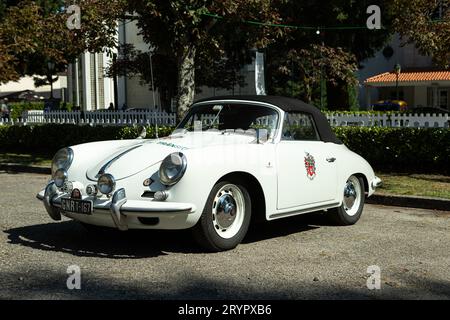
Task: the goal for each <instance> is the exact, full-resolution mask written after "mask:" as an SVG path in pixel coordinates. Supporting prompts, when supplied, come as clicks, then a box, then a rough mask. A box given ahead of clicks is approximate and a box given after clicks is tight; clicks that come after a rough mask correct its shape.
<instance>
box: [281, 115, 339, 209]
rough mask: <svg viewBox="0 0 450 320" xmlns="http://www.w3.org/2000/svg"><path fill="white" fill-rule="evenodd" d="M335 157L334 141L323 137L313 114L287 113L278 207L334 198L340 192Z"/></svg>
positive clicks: (310, 204)
mask: <svg viewBox="0 0 450 320" xmlns="http://www.w3.org/2000/svg"><path fill="white" fill-rule="evenodd" d="M336 160H337V159H336V155H335V148H334V144H332V143H325V142H323V141H321V140H320V136H319V134H318V132H317V128H316V125H315V123H314V118H313V117H312V116H311V115H309V114H306V113H300V112H288V113H286V116H285V120H284V124H283V131H282V138H281V141H280V142H279V144H278V145H277V172H278V203H277V205H278V206H277V207H278V209H279V210H283V209H289V208H293V209H294V208H296V207H307V208H309V207H319V206H321V205H324V204H326V203H327V202H328V203H330V202H333V201H334V200H335V198H336V194H337V193H336V190H337V161H336Z"/></svg>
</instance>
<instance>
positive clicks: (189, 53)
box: [177, 45, 196, 120]
mask: <svg viewBox="0 0 450 320" xmlns="http://www.w3.org/2000/svg"><path fill="white" fill-rule="evenodd" d="M195 53H196V48H195V46H193V45H186V46H184V47H183V48H182V49H181V52H180V56H179V58H178V99H177V116H178V119H179V120H180V119H182V118H183V116H184V115H185V114H186V113H187V111H188V110H189V107H190V106H191V104H192V103H193V102H194V94H195V63H194V61H195Z"/></svg>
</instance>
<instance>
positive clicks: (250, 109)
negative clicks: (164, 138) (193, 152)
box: [177, 103, 279, 137]
mask: <svg viewBox="0 0 450 320" xmlns="http://www.w3.org/2000/svg"><path fill="white" fill-rule="evenodd" d="M278 117H279V116H278V112H277V111H276V110H275V109H272V108H269V107H264V106H261V105H250V104H234V103H224V104H207V105H202V106H196V107H194V108H192V109H191V110H190V111H189V113H188V114H187V116H186V117H185V118H184V119H183V121H181V123H180V125H179V126H178V127H177V130H187V131H227V132H236V133H252V134H254V132H255V131H256V130H257V129H262V130H264V129H265V130H267V133H268V136H269V137H270V136H272V135H273V134H274V132H275V131H276V129H277V125H278Z"/></svg>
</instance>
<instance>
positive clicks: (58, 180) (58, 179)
mask: <svg viewBox="0 0 450 320" xmlns="http://www.w3.org/2000/svg"><path fill="white" fill-rule="evenodd" d="M66 179H67V171H66V170H64V169H58V170H56V172H55V174H54V175H53V181H54V182H55V185H56V186H57V187H58V188H62V187H63V186H64V182H65V181H66Z"/></svg>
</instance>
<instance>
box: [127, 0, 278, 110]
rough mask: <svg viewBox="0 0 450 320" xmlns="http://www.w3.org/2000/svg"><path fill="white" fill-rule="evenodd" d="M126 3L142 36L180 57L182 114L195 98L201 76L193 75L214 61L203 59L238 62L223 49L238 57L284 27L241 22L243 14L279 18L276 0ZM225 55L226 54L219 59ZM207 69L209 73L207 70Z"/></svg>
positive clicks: (154, 47)
mask: <svg viewBox="0 0 450 320" xmlns="http://www.w3.org/2000/svg"><path fill="white" fill-rule="evenodd" d="M128 3H129V7H128V10H129V12H133V13H134V14H135V15H136V19H137V25H138V27H139V29H140V34H141V35H142V36H143V38H144V40H145V41H146V42H147V43H149V44H151V47H152V50H154V52H155V53H156V54H160V55H164V56H166V57H167V58H168V59H169V60H170V61H174V62H175V63H176V70H177V77H176V78H177V87H176V89H177V90H176V91H177V109H178V115H179V116H180V117H181V116H182V115H183V114H184V113H185V112H186V111H187V108H188V106H189V105H190V104H191V103H192V102H193V99H194V93H195V87H196V80H197V79H198V77H197V78H196V76H195V74H196V69H197V68H196V66H199V67H202V68H205V67H206V66H210V65H211V63H209V64H207V65H205V64H203V65H201V64H200V62H201V61H210V62H212V63H216V64H217V63H218V64H219V66H222V67H223V68H225V67H228V66H230V65H232V66H236V63H235V61H232V59H233V55H225V52H230V51H231V52H234V54H235V55H234V57H238V56H239V54H237V53H238V52H239V51H242V50H248V49H250V48H253V47H263V46H265V45H267V44H268V43H270V42H271V41H273V39H274V38H275V37H276V35H277V33H278V32H280V30H277V29H276V28H275V29H274V28H268V27H255V26H251V25H246V24H243V23H242V20H243V19H250V20H251V19H253V20H259V21H269V22H276V21H277V19H278V15H277V10H276V6H275V5H276V3H277V1H271V0H250V1H246V0H223V1H212V0H188V1H183V0H177V1H165V0H152V1H150V0H130V1H128ZM210 14H214V15H219V16H220V18H214V17H211V16H210ZM218 19H220V23H219V21H218ZM237 44H239V45H237ZM237 48H239V50H236V49H237ZM221 58H222V59H225V60H223V61H219V60H220V59H221ZM237 59H240V58H237ZM227 63H228V65H227ZM235 69H237V68H236V67H235V68H233V69H231V70H235ZM215 72H217V70H216V71H215ZM203 75H205V76H206V75H207V74H206V72H205V73H203ZM200 78H201V77H200ZM203 78H204V79H206V78H205V77H203Z"/></svg>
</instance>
